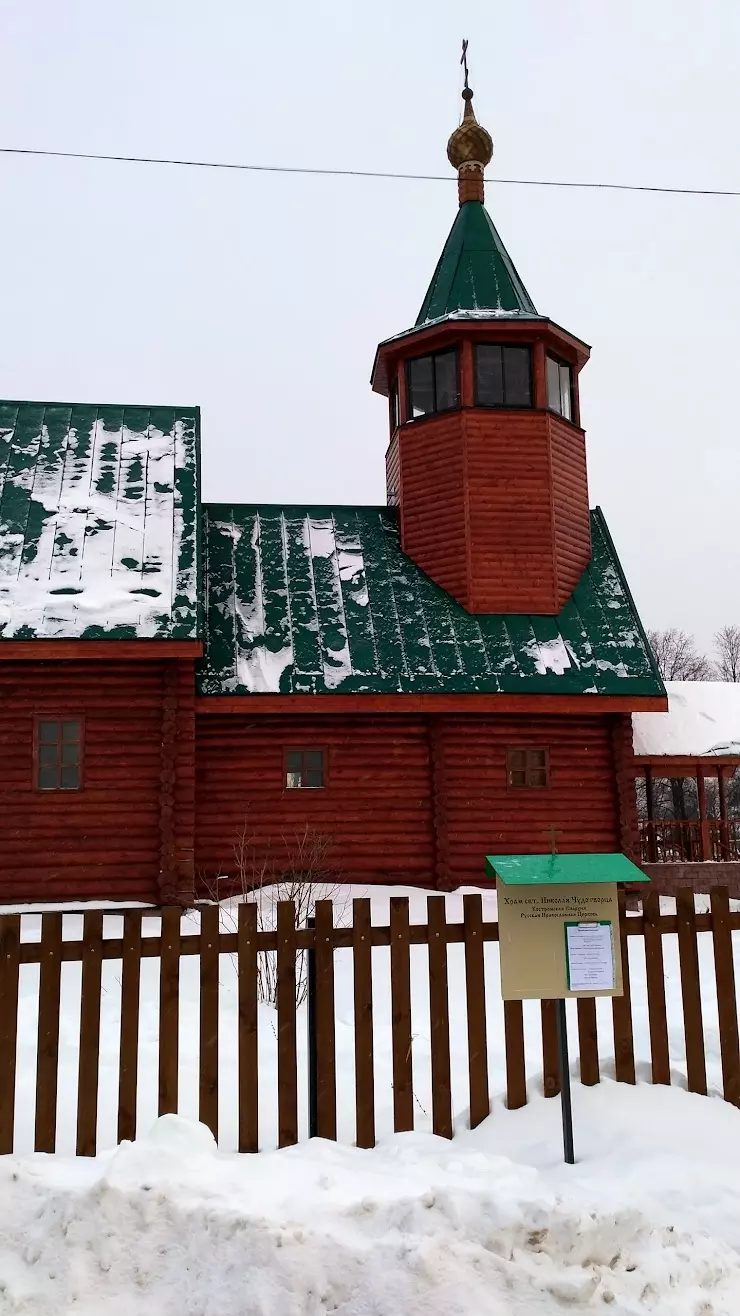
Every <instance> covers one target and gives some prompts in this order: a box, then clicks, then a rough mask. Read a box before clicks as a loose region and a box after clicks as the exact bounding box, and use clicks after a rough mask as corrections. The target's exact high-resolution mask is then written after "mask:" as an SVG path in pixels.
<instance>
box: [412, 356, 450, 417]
mask: <svg viewBox="0 0 740 1316" xmlns="http://www.w3.org/2000/svg"><path fill="white" fill-rule="evenodd" d="M406 393H407V397H408V411H409V418H410V419H412V420H417V419H418V418H419V417H420V416H431V415H434V413H435V412H437V411H452V410H453V409H454V408H455V407H459V406H460V379H459V371H458V364H457V348H454V347H453V348H451V349H450V350H449V351H447V352H435V353H434V355H433V356H418V357H416V358H415V359H414V360H413V361H409V362H408V364H407V366H406Z"/></svg>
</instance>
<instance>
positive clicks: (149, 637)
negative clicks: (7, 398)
mask: <svg viewBox="0 0 740 1316" xmlns="http://www.w3.org/2000/svg"><path fill="white" fill-rule="evenodd" d="M463 99H464V115H463V118H462V122H461V124H460V126H459V127H458V128H457V130H456V131H455V132H454V133H453V134H452V137H451V138H450V141H449V144H448V148H447V154H448V157H449V160H450V162H451V164H452V165H453V166H454V168H455V169H456V170H457V172H458V179H459V209H458V212H457V215H456V217H455V221H454V223H453V225H452V229H451V231H450V234H449V236H448V238H447V241H446V243H445V245H444V248H443V251H442V254H441V256H440V259H439V263H438V265H437V268H436V270H435V271H434V274H433V277H432V281H431V284H430V286H429V289H428V291H427V293H426V296H425V297H424V300H423V303H422V307H421V310H420V312H419V316H418V318H417V321H416V323H415V325H414V326H413V327H412V328H411V329H406V330H404V331H403V332H401V333H398V334H396V335H395V336H394V337H392V338H388V339H386V340H385V341H384V342H383V343H381V344H380V346H379V347H378V350H377V353H376V356H375V362H374V365H373V370H372V387H373V388H374V389H375V390H376V392H379V393H381V394H382V395H383V396H385V397H387V398H388V404H389V410H388V414H389V443H388V450H387V457H386V470H387V505H385V506H382V507H366V506H362V507H346V506H343V507H326V506H322V507H301V506H298V507H295V506H285V507H283V506H255V505H253V504H250V503H246V502H245V503H234V504H230V505H225V504H218V505H213V504H209V503H203V502H202V501H201V497H200V442H201V434H200V416H199V412H198V408H197V407H169V408H167V407H145V406H143V407H130V406H124V407H120V406H112V405H107V404H106V405H104V406H90V405H86V404H85V405H70V404H60V403H53V404H46V403H36V402H4V403H0V790H1V791H2V809H1V810H0V899H1V900H3V901H6V902H7V901H9V900H24V901H26V900H39V899H60V898H96V899H102V898H108V899H121V900H126V899H129V900H140V901H150V902H153V903H156V904H159V903H171V902H181V903H183V904H186V903H188V902H190V901H192V900H193V899H194V897H197V896H198V895H199V894H203V893H204V892H206V891H212V890H213V889H214V887H215V886H216V884H219V883H223V884H225V885H223V886H219V887H218V889H219V890H226V889H227V888H228V884H229V882H230V881H234V880H236V877H237V875H238V874H240V875H241V877H242V879H245V878H246V880H251V877H254V878H255V880H256V878H257V877H258V878H259V879H260V880H264V879H265V877H280V876H281V875H282V874H285V873H289V872H293V871H296V869H298V870H301V865H306V864H307V855H308V856H310V855H311V854H312V853H313V848H312V847H313V846H314V842H315V843H316V846H317V848H318V851H319V852H320V854H321V865H322V872H324V873H331V874H332V875H333V877H334V879H335V880H345V881H354V882H362V883H370V882H384V883H406V884H408V883H415V884H419V885H423V886H436V887H438V888H441V889H446V888H451V887H454V886H456V885H459V884H462V883H466V884H467V883H475V884H480V883H482V882H484V881H485V874H484V856H485V855H486V853H491V852H498V853H515V852H521V853H530V852H537V851H543V850H549V849H550V848H551V847H552V844H553V841H554V842H555V843H556V845H557V848H558V849H559V850H561V851H615V850H616V851H619V850H622V851H624V852H625V853H627V854H629V855H636V853H637V819H636V807H635V785H634V779H635V765H634V762H633V750H632V723H631V714H632V713H633V711H636V710H642V711H645V712H650V711H660V710H664V709H665V708H666V707H667V701H666V696H665V690H664V688H663V684H662V682H661V679H660V676H659V674H658V672H657V670H656V667H655V663H654V661H653V658H652V655H651V652H650V649H649V646H648V644H647V642H646V639H645V635H644V632H643V628H642V626H641V624H640V620H639V617H638V616H637V613H636V611H635V607H634V604H633V602H632V599H631V597H630V592H629V588H628V586H627V583H626V581H625V578H624V575H623V573H622V570H621V567H620V564H619V561H618V558H617V555H616V552H615V549H614V545H613V544H612V541H611V538H610V536H609V531H608V529H607V526H606V523H605V521H604V517H603V516H602V514H601V512H600V511H599V510H598V509H596V510H589V502H588V488H587V478H586V448H585V435H584V432H583V429H582V428H581V423H580V408H579V398H578V392H579V385H578V381H579V374H580V371H581V369H582V368H583V367H584V366H585V365H586V363H587V361H588V356H589V349H588V347H587V346H586V344H585V343H583V342H582V341H581V340H580V339H579V338H576V337H575V336H574V335H573V334H572V333H570V332H568V331H566V330H565V329H563V328H561V327H560V326H559V325H557V324H555V323H554V322H553V321H551V320H549V319H548V318H547V316H546V315H542V314H540V313H539V312H538V311H537V310H536V309H535V306H534V303H533V302H532V299H531V297H530V296H529V294H528V292H527V290H526V288H525V287H524V284H523V283H522V280H521V278H520V276H519V274H518V273H517V271H516V269H515V267H514V265H513V262H512V260H511V258H510V257H509V255H508V253H507V251H506V249H505V247H504V245H503V243H502V241H501V238H500V237H499V235H498V233H497V231H496V229H495V227H494V225H493V223H492V221H491V219H490V216H489V215H488V213H487V211H486V210H485V208H484V204H483V202H484V196H483V174H484V169H485V166H486V165H487V164H488V163H489V161H490V159H491V155H492V142H491V138H490V136H489V134H488V133H487V132H486V131H485V129H484V128H482V127H481V126H480V125H479V124H478V122H477V121H476V118H475V115H474V113H473V107H472V92H471V91H470V90H469V89H468V88H467V86H466V89H465V91H464V93H463ZM205 442H206V443H207V435H206V437H205ZM243 493H244V495H245V496H247V497H248V495H249V489H248V488H245V489H244V490H243ZM310 869H311V865H310V863H309V864H308V870H310Z"/></svg>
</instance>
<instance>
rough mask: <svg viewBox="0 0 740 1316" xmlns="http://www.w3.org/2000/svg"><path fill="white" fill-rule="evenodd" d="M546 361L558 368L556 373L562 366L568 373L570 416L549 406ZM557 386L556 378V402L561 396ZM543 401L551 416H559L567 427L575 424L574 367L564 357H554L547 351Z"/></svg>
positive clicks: (552, 353)
mask: <svg viewBox="0 0 740 1316" xmlns="http://www.w3.org/2000/svg"><path fill="white" fill-rule="evenodd" d="M548 361H554V362H555V364H556V365H557V367H558V371H560V370H561V369H562V368H563V366H565V368H566V370H567V371H568V372H569V375H570V415H569V416H566V415H564V413H563V412H562V411H559V410H556V409H555V407H551V406H550V386H549V384H548V381H547V363H548ZM559 385H560V379H559V377H558V401H560V398H561V396H562V392H561V389H560V387H559ZM545 400H546V402H547V410H548V411H550V412H552V415H553V416H559V417H560V419H561V420H564V421H565V422H566V424H568V425H575V424H576V390H575V367H574V366H573V364H572V362H570V361H566V360H565V357H562V356H555V353H554V352H548V351H546V352H545Z"/></svg>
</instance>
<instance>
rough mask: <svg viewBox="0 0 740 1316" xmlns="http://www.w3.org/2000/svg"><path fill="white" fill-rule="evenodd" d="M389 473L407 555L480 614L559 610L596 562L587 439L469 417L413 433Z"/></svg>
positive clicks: (555, 423)
mask: <svg viewBox="0 0 740 1316" xmlns="http://www.w3.org/2000/svg"><path fill="white" fill-rule="evenodd" d="M399 456H400V474H399V471H398V457H399ZM386 471H387V480H388V488H389V489H390V488H391V487H392V488H393V489H395V490H396V495H397V496H398V497H400V505H401V531H402V544H403V549H404V552H405V553H408V555H409V557H412V558H413V559H414V561H415V562H417V563H418V564H419V566H420V567H421V568H422V569H423V570H424V571H426V572H427V574H428V575H430V576H431V577H432V579H433V580H435V581H436V582H437V584H438V585H441V586H442V588H443V589H446V590H448V591H449V593H451V594H453V595H454V596H455V598H456V599H458V601H459V602H460V603H461V604H462V605H463V607H465V608H467V610H468V611H469V612H473V613H475V612H504V613H506V612H511V613H541V614H545V615H550V616H554V615H556V614H557V613H558V612H559V611H560V609H561V608H562V606H563V604H564V603H565V601H566V599H568V598H569V597H570V595H571V594H572V592H573V589H574V588H575V586H576V584H577V583H578V580H579V579H580V576H581V575H582V573H583V571H585V569H586V567H587V565H588V562H589V559H590V557H591V522H590V516H589V507H588V483H587V478H586V445H585V438H584V435H583V432H582V431H581V430H579V429H577V428H576V427H575V426H574V425H569V424H567V423H566V422H564V421H561V420H559V419H558V418H557V417H556V416H552V415H551V414H550V413H549V412H547V411H535V410H523V411H496V410H482V409H481V410H478V409H476V408H474V407H471V408H465V409H463V410H461V411H455V412H448V413H445V414H444V415H441V416H436V417H431V418H428V419H425V420H422V421H416V422H414V423H412V424H409V425H406V426H404V427H403V428H402V429H401V430H400V431H399V433H398V435H397V436H396V437H395V438H394V440H393V442H392V443H391V445H390V447H389V449H388V454H387V459H386Z"/></svg>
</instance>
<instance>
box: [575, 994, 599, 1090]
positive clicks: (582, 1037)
mask: <svg viewBox="0 0 740 1316" xmlns="http://www.w3.org/2000/svg"><path fill="white" fill-rule="evenodd" d="M576 1009H577V1012H578V1053H579V1056H580V1073H581V1082H582V1083H583V1086H584V1087H587V1088H590V1087H594V1086H595V1084H597V1083H598V1081H599V1034H598V1029H597V1025H596V1001H595V1000H594V999H593V997H590V996H580V997H579V998H578V1002H577V1005H576Z"/></svg>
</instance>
